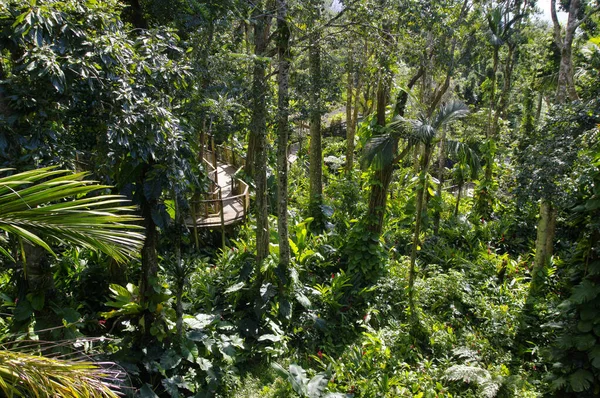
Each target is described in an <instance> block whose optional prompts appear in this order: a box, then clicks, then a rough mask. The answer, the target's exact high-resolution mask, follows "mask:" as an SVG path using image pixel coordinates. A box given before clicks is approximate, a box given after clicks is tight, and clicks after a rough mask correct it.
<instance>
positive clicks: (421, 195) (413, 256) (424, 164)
mask: <svg viewBox="0 0 600 398" xmlns="http://www.w3.org/2000/svg"><path fill="white" fill-rule="evenodd" d="M431 149H432V148H431V145H430V144H428V145H425V150H424V153H423V158H422V159H421V173H420V177H419V188H418V189H417V194H416V195H417V197H416V200H417V204H416V210H415V213H416V214H415V230H414V234H413V241H412V248H411V251H410V268H409V271H408V305H409V308H410V314H411V318H412V319H413V320H414V319H416V316H417V314H416V312H415V300H414V285H415V277H416V270H415V264H416V261H417V251H418V250H419V246H420V244H421V241H420V234H421V224H422V222H423V212H424V202H425V192H427V191H426V189H425V185H426V184H427V172H428V169H429V158H430V157H431Z"/></svg>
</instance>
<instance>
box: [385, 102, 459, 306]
mask: <svg viewBox="0 0 600 398" xmlns="http://www.w3.org/2000/svg"><path fill="white" fill-rule="evenodd" d="M468 112H469V108H467V106H466V105H465V104H463V103H462V102H459V101H452V102H450V103H448V104H446V105H443V106H441V107H440V108H439V109H438V110H437V112H434V113H433V114H432V115H431V116H429V115H427V114H425V113H421V114H419V116H418V117H417V118H416V119H412V120H406V119H404V118H398V119H397V120H396V121H394V122H393V123H392V127H394V126H396V125H400V124H404V123H408V124H409V125H410V126H411V129H410V136H409V142H413V143H416V142H420V143H422V144H423V147H424V151H423V154H422V155H421V158H420V162H419V182H418V184H417V191H416V201H417V203H416V211H415V229H414V232H413V241H412V248H411V254H410V269H409V274H408V301H409V307H410V313H411V316H413V317H415V316H416V313H415V308H414V289H413V286H414V282H415V262H416V259H417V251H418V250H419V244H420V234H421V226H422V220H423V212H424V211H426V209H425V196H424V193H425V192H427V190H426V189H425V188H426V186H427V181H428V176H429V163H430V161H431V155H432V152H433V148H434V147H435V144H436V142H437V141H438V140H439V137H438V133H439V132H440V131H441V130H442V129H443V128H444V127H445V126H447V125H448V124H450V123H452V122H453V121H455V120H457V119H459V118H462V117H464V116H465V115H466V114H467V113H468Z"/></svg>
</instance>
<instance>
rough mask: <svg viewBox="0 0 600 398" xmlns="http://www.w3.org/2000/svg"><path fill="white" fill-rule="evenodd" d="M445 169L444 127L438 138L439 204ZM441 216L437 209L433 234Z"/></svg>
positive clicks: (438, 228)
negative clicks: (439, 138)
mask: <svg viewBox="0 0 600 398" xmlns="http://www.w3.org/2000/svg"><path fill="white" fill-rule="evenodd" d="M445 169H446V129H443V130H442V139H441V140H440V159H439V162H438V187H437V196H438V199H439V200H440V206H441V204H442V203H443V201H442V188H443V185H444V171H445ZM441 218H442V215H441V210H440V209H438V210H436V212H435V216H434V220H433V234H434V235H437V234H438V232H439V230H440V220H441Z"/></svg>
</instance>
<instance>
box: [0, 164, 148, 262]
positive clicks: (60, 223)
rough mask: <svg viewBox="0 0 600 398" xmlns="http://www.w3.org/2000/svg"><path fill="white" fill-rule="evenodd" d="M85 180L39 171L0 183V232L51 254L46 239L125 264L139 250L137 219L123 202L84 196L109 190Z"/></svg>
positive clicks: (59, 172) (141, 237)
mask: <svg viewBox="0 0 600 398" xmlns="http://www.w3.org/2000/svg"><path fill="white" fill-rule="evenodd" d="M4 171H6V170H4ZM85 176H86V174H85V173H76V174H72V173H70V172H68V171H65V170H54V169H52V168H44V169H37V170H31V171H26V172H22V173H17V174H14V175H11V176H7V177H2V178H0V229H2V230H4V231H6V232H8V233H9V234H14V235H16V236H18V237H20V238H22V239H25V240H26V241H28V242H30V243H32V244H34V245H39V246H41V247H43V248H44V249H46V250H47V251H49V252H50V253H53V254H54V252H53V251H52V249H51V248H50V246H49V245H48V244H47V243H46V239H50V240H54V241H59V242H60V241H68V242H71V243H74V244H76V245H79V246H82V247H86V248H89V249H92V250H97V251H101V252H104V253H106V254H108V255H109V256H111V257H113V258H114V259H115V260H117V261H124V260H125V259H126V257H127V256H129V255H131V254H132V252H134V251H136V250H139V249H140V248H141V246H142V244H143V241H144V235H143V234H142V233H140V232H139V231H140V230H141V229H143V228H142V227H141V226H139V225H136V224H135V223H139V221H141V219H140V218H139V217H137V216H135V215H134V214H131V212H132V211H133V210H134V209H135V208H134V207H133V206H128V205H126V204H127V203H128V200H127V199H126V198H125V197H123V196H119V195H97V196H91V197H88V196H86V195H88V194H90V193H97V191H99V190H103V189H106V188H108V187H107V186H104V185H98V184H97V183H96V182H94V181H89V180H85V179H84V178H85ZM67 198H75V199H72V200H66V199H67Z"/></svg>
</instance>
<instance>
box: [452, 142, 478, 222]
mask: <svg viewBox="0 0 600 398" xmlns="http://www.w3.org/2000/svg"><path fill="white" fill-rule="evenodd" d="M448 152H449V154H451V155H452V156H453V157H454V158H456V159H457V160H458V161H457V162H456V164H455V165H454V167H453V168H452V179H453V181H454V182H455V183H456V186H457V191H458V192H457V195H456V205H455V207H454V216H455V217H456V216H458V207H459V206H460V199H461V196H462V190H463V187H464V185H465V183H466V182H467V181H468V180H469V179H471V180H474V179H476V178H477V175H478V174H479V172H480V171H481V163H480V161H479V156H478V155H477V154H476V153H475V151H473V150H472V149H471V148H469V146H468V145H466V144H464V143H462V142H457V141H448Z"/></svg>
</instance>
